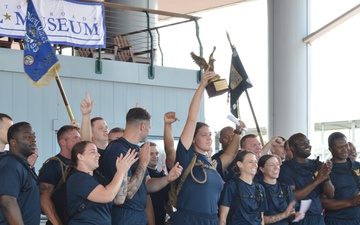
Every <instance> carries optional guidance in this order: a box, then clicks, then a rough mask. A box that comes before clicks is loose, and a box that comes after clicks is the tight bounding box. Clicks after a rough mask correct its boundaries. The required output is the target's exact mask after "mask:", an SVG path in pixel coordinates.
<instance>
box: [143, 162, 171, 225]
mask: <svg viewBox="0 0 360 225" xmlns="http://www.w3.org/2000/svg"><path fill="white" fill-rule="evenodd" d="M148 172H149V175H150V177H151V178H157V177H164V176H166V175H165V172H164V171H163V170H162V171H159V170H156V169H155V170H154V169H151V168H148ZM169 189H170V188H169V185H166V186H165V187H164V188H162V189H161V190H159V191H157V192H154V193H151V194H150V197H151V201H152V204H153V208H154V214H155V224H156V225H163V224H164V223H165V216H166V205H167V202H168V201H169V195H168V193H169Z"/></svg>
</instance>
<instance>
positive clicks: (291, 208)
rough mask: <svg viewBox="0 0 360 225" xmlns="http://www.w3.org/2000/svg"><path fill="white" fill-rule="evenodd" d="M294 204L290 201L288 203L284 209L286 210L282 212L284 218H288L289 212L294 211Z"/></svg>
mask: <svg viewBox="0 0 360 225" xmlns="http://www.w3.org/2000/svg"><path fill="white" fill-rule="evenodd" d="M295 204H296V201H292V202H290V203H289V205H288V206H287V207H286V210H285V211H284V212H283V214H284V218H288V217H289V216H290V214H291V212H292V211H293V209H294V206H295Z"/></svg>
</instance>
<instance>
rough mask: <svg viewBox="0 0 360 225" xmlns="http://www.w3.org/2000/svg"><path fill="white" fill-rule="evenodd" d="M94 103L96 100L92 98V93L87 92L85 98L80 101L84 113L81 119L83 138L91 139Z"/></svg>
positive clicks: (85, 139) (84, 139)
mask: <svg viewBox="0 0 360 225" xmlns="http://www.w3.org/2000/svg"><path fill="white" fill-rule="evenodd" d="M93 105H94V100H92V101H91V100H90V95H89V93H88V92H86V96H85V98H84V99H83V100H82V101H81V103H80V109H81V113H82V120H81V129H80V134H81V140H83V141H91V111H92V108H93Z"/></svg>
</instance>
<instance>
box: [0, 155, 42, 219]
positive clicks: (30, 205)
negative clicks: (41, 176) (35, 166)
mask: <svg viewBox="0 0 360 225" xmlns="http://www.w3.org/2000/svg"><path fill="white" fill-rule="evenodd" d="M11 155H13V154H11V153H9V156H6V157H4V158H2V159H1V160H0V171H1V172H0V195H9V196H12V197H15V198H16V200H17V203H18V205H19V208H20V211H21V216H22V219H23V221H24V224H26V225H28V224H29V225H36V224H40V214H41V207H40V188H39V181H38V177H37V175H36V174H35V172H34V171H31V172H30V173H29V170H28V169H27V168H26V167H25V165H26V166H28V168H30V165H29V164H28V162H27V160H26V159H22V158H19V160H22V161H23V163H24V164H25V165H23V164H22V163H20V162H19V161H18V160H17V159H15V158H14V156H11ZM29 176H30V180H29V183H27V180H28V177H29ZM26 184H28V186H27V187H26ZM23 188H25V189H24V190H22V189H23ZM0 224H1V225H5V224H8V222H7V220H6V217H5V215H4V212H3V210H2V209H0Z"/></svg>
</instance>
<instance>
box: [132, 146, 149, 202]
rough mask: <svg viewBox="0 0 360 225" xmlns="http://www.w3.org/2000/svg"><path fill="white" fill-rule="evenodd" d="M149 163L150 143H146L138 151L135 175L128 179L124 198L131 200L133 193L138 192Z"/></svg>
mask: <svg viewBox="0 0 360 225" xmlns="http://www.w3.org/2000/svg"><path fill="white" fill-rule="evenodd" d="M149 161H150V142H146V143H145V144H143V146H142V147H141V148H140V151H139V165H138V167H137V168H136V171H135V173H133V174H132V176H131V177H130V178H128V190H127V196H126V197H127V198H128V199H132V198H133V197H134V195H135V193H136V192H137V191H138V190H139V188H140V185H141V183H142V180H143V179H144V176H145V172H146V170H147V166H148V165H149ZM147 179H148V178H147Z"/></svg>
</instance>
